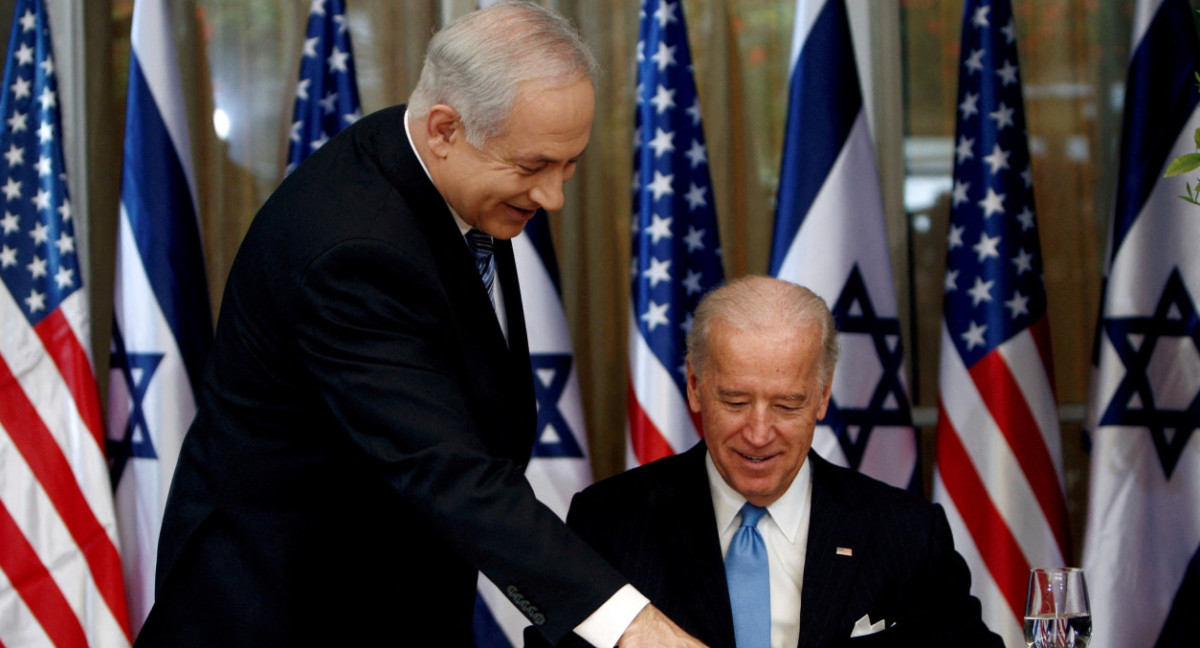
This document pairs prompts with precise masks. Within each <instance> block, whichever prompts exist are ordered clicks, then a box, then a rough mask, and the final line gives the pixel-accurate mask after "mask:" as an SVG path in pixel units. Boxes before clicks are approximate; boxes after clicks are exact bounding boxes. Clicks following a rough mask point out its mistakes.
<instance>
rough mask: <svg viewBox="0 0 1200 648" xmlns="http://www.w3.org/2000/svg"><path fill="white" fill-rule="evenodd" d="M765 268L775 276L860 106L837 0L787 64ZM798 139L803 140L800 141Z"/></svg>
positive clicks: (847, 32)
mask: <svg viewBox="0 0 1200 648" xmlns="http://www.w3.org/2000/svg"><path fill="white" fill-rule="evenodd" d="M788 105H789V106H793V107H794V108H793V110H792V112H789V115H788V122H787V127H786V130H785V133H784V139H783V162H782V164H781V165H780V177H781V178H786V179H787V181H786V182H782V183H781V184H780V187H779V206H778V207H777V208H776V212H775V214H776V218H775V239H774V242H773V243H772V245H771V265H770V273H771V275H772V276H778V274H779V269H780V267H781V266H782V265H783V260H784V258H785V257H786V256H787V252H788V248H789V247H791V244H792V241H793V240H795V238H796V233H797V232H799V231H800V225H801V224H802V223H803V222H804V217H805V215H806V214H808V210H809V208H810V207H811V206H812V203H813V201H814V200H816V197H817V192H819V191H820V190H821V187H822V185H824V184H825V178H826V177H828V176H829V170H830V169H831V168H832V167H833V163H834V162H835V161H836V160H837V157H838V155H839V154H840V153H841V151H842V146H843V144H845V142H846V137H847V136H848V135H849V134H850V129H851V127H853V125H854V120H855V119H857V118H858V113H859V111H860V110H861V109H862V92H861V91H860V90H859V87H858V69H857V68H856V67H855V63H854V44H853V42H852V39H851V37H850V21H849V19H848V18H847V16H846V7H845V5H844V4H843V2H842V0H829V1H828V2H826V3H825V7H824V8H822V9H821V13H820V15H819V16H817V19H816V21H815V22H814V23H813V26H812V29H811V30H809V32H808V37H807V39H806V40H805V41H804V47H803V49H801V50H800V56H799V58H797V60H796V65H795V68H794V69H793V70H792V79H791V85H790V92H789V96H788ZM802 142H803V146H802Z"/></svg>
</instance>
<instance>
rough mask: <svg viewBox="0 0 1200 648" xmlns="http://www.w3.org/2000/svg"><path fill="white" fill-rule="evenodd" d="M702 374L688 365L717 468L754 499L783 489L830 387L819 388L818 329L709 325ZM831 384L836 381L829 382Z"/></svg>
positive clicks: (759, 501) (691, 401)
mask: <svg viewBox="0 0 1200 648" xmlns="http://www.w3.org/2000/svg"><path fill="white" fill-rule="evenodd" d="M708 345H709V351H710V353H709V358H708V364H707V366H706V367H705V368H704V375H703V376H697V375H696V373H695V372H694V371H693V369H692V366H691V363H690V362H689V363H688V368H687V372H688V375H687V378H688V381H687V393H688V406H689V407H691V409H692V411H693V412H697V413H699V414H700V419H701V421H702V422H703V425H704V442H705V444H706V445H707V446H708V453H709V455H711V456H712V460H713V464H715V465H716V468H717V472H719V473H721V476H722V477H724V478H725V482H726V483H728V484H729V485H730V486H731V487H733V489H734V490H735V491H737V492H738V493H740V494H741V495H742V496H743V497H745V498H746V500H747V501H749V502H750V503H751V504H755V505H758V506H766V505H768V504H770V503H772V502H774V501H775V500H776V499H778V498H779V496H780V495H782V494H783V493H784V491H786V490H787V489H788V486H790V485H791V484H792V480H793V479H795V477H796V473H798V472H799V471H800V467H801V466H802V465H803V464H804V459H805V458H806V457H807V456H808V450H809V448H810V447H812V440H813V430H814V429H815V427H816V423H817V421H818V420H820V419H821V418H822V417H823V416H825V408H826V406H827V405H828V404H829V391H830V386H829V385H826V387H825V389H823V390H822V389H821V388H820V380H819V378H820V376H819V370H818V361H819V358H820V353H821V337H820V328H819V327H818V326H816V325H813V326H808V327H804V328H802V329H798V330H797V329H784V328H765V329H756V330H752V331H739V330H737V329H734V328H733V327H731V326H729V325H728V324H726V323H725V322H723V321H722V320H720V319H717V320H714V321H713V322H712V327H711V328H710V329H709V341H708ZM830 383H832V381H830Z"/></svg>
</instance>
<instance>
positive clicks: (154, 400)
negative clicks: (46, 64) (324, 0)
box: [107, 0, 212, 635]
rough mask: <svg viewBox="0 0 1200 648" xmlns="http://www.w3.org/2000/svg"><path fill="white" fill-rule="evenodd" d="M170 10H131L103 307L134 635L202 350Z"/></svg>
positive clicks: (201, 292)
mask: <svg viewBox="0 0 1200 648" xmlns="http://www.w3.org/2000/svg"><path fill="white" fill-rule="evenodd" d="M170 4H171V3H169V2H167V1H166V0H138V1H137V2H136V4H135V5H134V8H133V26H132V33H131V35H130V44H131V52H130V57H129V92H128V103H127V108H126V118H125V156H124V162H123V164H122V168H121V213H120V223H119V225H118V240H117V254H116V278H115V287H114V296H113V298H114V308H113V335H112V347H111V352H112V355H111V359H110V375H109V394H108V403H109V407H108V443H107V450H108V457H109V464H110V472H111V477H112V483H113V487H114V489H115V492H116V508H117V518H118V527H119V530H120V537H121V549H122V554H123V556H122V562H123V567H124V574H125V584H126V589H127V596H128V599H129V615H130V623H131V625H132V626H133V629H134V634H135V635H136V633H137V631H138V630H139V629H140V628H141V626H142V623H143V622H144V621H145V619H146V615H147V614H148V613H149V611H150V606H151V604H152V603H153V601H154V564H155V556H156V553H157V549H158V532H159V526H160V524H161V522H162V514H163V509H164V508H165V506H166V500H167V489H168V488H169V487H170V485H171V476H172V474H173V473H174V471H175V461H176V458H177V457H178V455H179V448H180V445H181V444H182V442H183V436H184V433H185V432H186V431H187V429H188V426H189V425H190V424H191V421H192V418H193V416H195V413H196V400H195V397H194V389H195V388H196V386H197V385H198V383H199V378H200V369H201V366H202V364H203V362H204V358H205V356H206V355H207V353H208V349H209V346H210V344H211V339H212V315H211V311H210V309H209V301H208V287H207V283H206V278H205V272H204V257H203V253H202V250H201V241H200V228H199V225H198V222H197V209H196V201H195V198H194V196H195V182H194V180H193V179H192V178H193V173H192V154H191V147H190V145H189V143H188V131H187V122H186V117H187V114H186V112H184V106H183V95H182V92H181V91H180V86H179V76H178V68H177V67H176V64H175V46H174V43H173V42H172V38H171V35H172V33H173V30H172V27H171V20H170V15H169V12H170Z"/></svg>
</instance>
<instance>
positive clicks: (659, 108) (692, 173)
mask: <svg viewBox="0 0 1200 648" xmlns="http://www.w3.org/2000/svg"><path fill="white" fill-rule="evenodd" d="M637 66H638V75H637V79H638V86H637V112H636V117H635V118H634V127H635V133H634V147H633V148H634V157H633V255H632V256H633V259H632V268H631V269H630V273H631V283H632V288H631V301H630V311H629V362H630V377H629V399H628V401H629V402H628V408H629V410H628V414H629V447H628V452H627V456H626V460H627V462H628V464H629V465H630V466H635V465H638V464H644V463H648V462H651V461H654V460H655V459H659V458H662V457H665V456H668V455H671V454H675V453H677V452H681V451H683V450H686V449H688V448H689V447H691V446H692V445H694V444H695V443H696V441H698V440H699V439H700V424H699V421H693V419H692V416H691V413H690V411H689V410H688V406H687V389H686V372H685V364H684V356H685V355H686V344H685V339H686V337H687V333H688V330H690V328H691V321H692V311H693V310H694V309H695V308H696V304H697V303H699V301H700V298H701V297H702V296H703V295H704V293H705V292H707V291H708V290H710V289H711V288H713V287H714V286H716V285H717V284H719V283H720V282H721V281H722V280H723V279H724V271H723V269H722V267H721V248H720V243H719V237H718V232H717V216H716V211H715V209H714V207H713V196H712V183H711V182H710V180H709V174H708V152H707V149H706V147H705V144H704V131H703V129H702V128H701V124H700V101H699V99H698V98H697V96H696V81H695V79H694V78H693V75H692V74H693V73H692V56H691V52H690V50H689V49H688V37H687V26H686V25H685V24H684V18H683V4H682V3H681V2H678V1H675V2H672V1H671V0H644V1H643V2H642V8H641V31H640V38H639V40H638V44H637Z"/></svg>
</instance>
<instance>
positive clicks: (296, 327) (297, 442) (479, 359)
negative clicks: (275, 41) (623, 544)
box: [138, 107, 625, 647]
mask: <svg viewBox="0 0 1200 648" xmlns="http://www.w3.org/2000/svg"><path fill="white" fill-rule="evenodd" d="M403 115H404V109H403V107H396V108H391V109H387V110H383V111H380V112H378V113H375V114H374V115H371V116H368V117H366V118H365V119H362V120H360V121H359V122H358V123H357V124H356V125H354V126H352V127H351V128H349V129H347V130H346V131H344V132H343V133H341V134H340V135H339V136H337V137H335V138H334V139H333V140H331V141H330V142H328V143H327V144H326V145H325V146H324V147H322V148H321V149H320V150H319V151H318V152H317V153H316V154H315V155H314V156H312V157H311V158H310V159H309V160H308V161H306V162H305V163H304V164H302V165H301V166H300V167H299V168H298V169H297V170H296V171H295V172H294V173H293V174H292V175H291V176H290V177H288V178H287V179H286V180H285V181H284V182H283V183H282V184H281V185H280V187H279V189H278V190H277V191H276V192H275V193H274V194H273V195H272V196H271V198H270V199H269V200H268V201H267V203H266V204H265V205H264V206H263V208H262V209H261V211H260V212H259V213H258V215H257V216H256V217H255V220H254V223H253V224H252V225H251V227H250V230H249V232H248V233H247V235H246V238H245V240H244V242H243V244H242V247H241V249H240V250H239V252H238V256H237V259H236V261H235V263H234V266H233V269H232V271H231V273H230V276H229V280H228V284H227V286H226V291H225V297H224V301H223V303H222V307H221V316H220V320H219V323H218V327H217V333H216V339H215V342H214V346H213V349H212V355H211V357H210V360H209V363H208V365H207V367H206V370H205V373H204V380H203V383H202V385H201V389H200V393H199V413H198V415H197V417H196V420H195V422H194V424H193V425H192V428H191V430H190V431H189V433H188V435H187V438H186V439H185V441H184V444H183V449H182V452H181V455H180V457H179V463H178V467H177V470H176V473H175V478H174V481H173V482H172V486H171V493H170V497H169V499H168V503H167V509H166V514H165V518H164V520H163V526H162V535H161V539H160V543H159V555H158V572H157V577H156V599H157V600H156V604H155V607H154V609H153V610H152V612H151V614H150V617H149V619H148V621H147V624H146V626H145V627H144V629H143V632H142V633H141V635H140V637H139V640H138V645H139V646H172V647H176V646H193V645H194V646H275V645H289V646H290V645H345V646H375V645H395V646H468V645H472V644H471V641H472V638H471V629H470V626H471V615H472V610H473V606H474V600H475V570H476V568H479V569H481V570H483V571H484V572H485V573H486V574H488V575H489V577H490V578H491V579H492V580H493V581H495V582H496V583H497V584H499V586H500V589H501V591H505V592H507V593H508V594H509V596H510V597H512V598H513V599H514V600H515V601H517V602H518V603H522V604H523V607H524V609H525V611H526V613H527V616H529V617H530V618H531V620H533V622H534V623H539V624H540V626H541V627H542V629H543V630H544V631H545V632H546V633H547V635H548V636H550V637H552V638H555V639H557V638H559V637H561V636H562V635H564V634H566V633H567V632H569V631H570V629H571V628H572V627H574V626H575V625H577V624H578V623H579V622H580V621H581V620H582V619H583V618H585V617H586V616H587V614H589V613H591V612H592V611H593V610H594V609H595V608H596V607H597V606H598V605H599V604H600V603H602V602H603V601H604V600H605V599H607V597H608V596H610V595H611V594H612V593H613V592H614V591H616V589H617V588H619V587H620V586H621V585H622V584H623V583H624V582H625V581H624V580H623V579H622V578H621V577H620V575H619V574H618V573H617V572H616V571H614V570H613V569H612V568H611V567H609V566H608V565H606V564H605V563H604V561H603V560H602V559H601V558H599V557H598V556H597V555H596V554H595V552H594V551H592V550H591V549H589V548H588V547H587V545H585V544H584V543H582V542H581V541H580V540H579V539H578V538H577V537H576V536H575V535H574V534H573V533H571V532H570V531H569V530H568V529H567V528H566V526H564V525H563V524H562V523H561V521H559V520H558V519H557V518H556V517H555V515H554V514H553V513H552V512H551V511H550V510H549V509H547V508H545V507H544V506H541V505H540V504H538V503H537V501H536V499H535V498H534V495H533V493H532V490H531V489H530V488H529V486H528V483H527V482H526V481H525V479H524V475H523V470H524V465H525V463H526V462H527V460H528V458H529V453H530V449H531V447H532V443H533V434H534V427H535V419H536V413H535V405H534V397H533V387H532V380H533V379H532V373H531V370H530V361H529V351H528V346H527V340H526V337H525V324H524V320H523V315H522V310H521V298H520V295H521V293H520V289H519V287H518V284H517V276H516V269H515V265H514V262H513V257H512V248H511V246H510V245H509V244H508V242H506V241H497V243H496V252H495V253H496V259H497V272H498V275H499V277H500V280H501V282H502V283H503V286H504V296H505V300H506V308H507V314H508V318H509V320H508V324H509V341H508V344H507V345H506V343H505V340H504V337H503V335H502V333H501V330H500V327H499V325H498V323H497V321H496V315H495V313H494V311H493V310H492V307H491V304H490V302H489V300H488V297H487V294H486V291H485V289H484V288H483V284H482V282H481V281H480V278H479V275H478V272H477V271H476V269H475V265H474V262H473V259H472V258H471V256H470V253H469V252H468V250H467V248H466V244H465V243H464V241H463V237H462V235H461V233H460V232H459V230H458V228H457V227H456V225H455V222H454V220H453V218H452V216H451V214H450V212H449V211H448V209H447V208H446V204H445V202H444V201H443V199H442V198H441V196H440V195H439V194H438V192H437V191H436V189H435V188H434V186H433V184H432V183H431V182H430V181H429V180H428V178H427V176H426V175H425V173H424V171H423V170H422V169H421V167H420V164H419V161H418V158H417V157H416V154H415V153H414V152H413V150H412V148H411V147H410V145H409V144H408V141H407V139H406V137H405V134H404V125H403V122H402V119H403Z"/></svg>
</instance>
